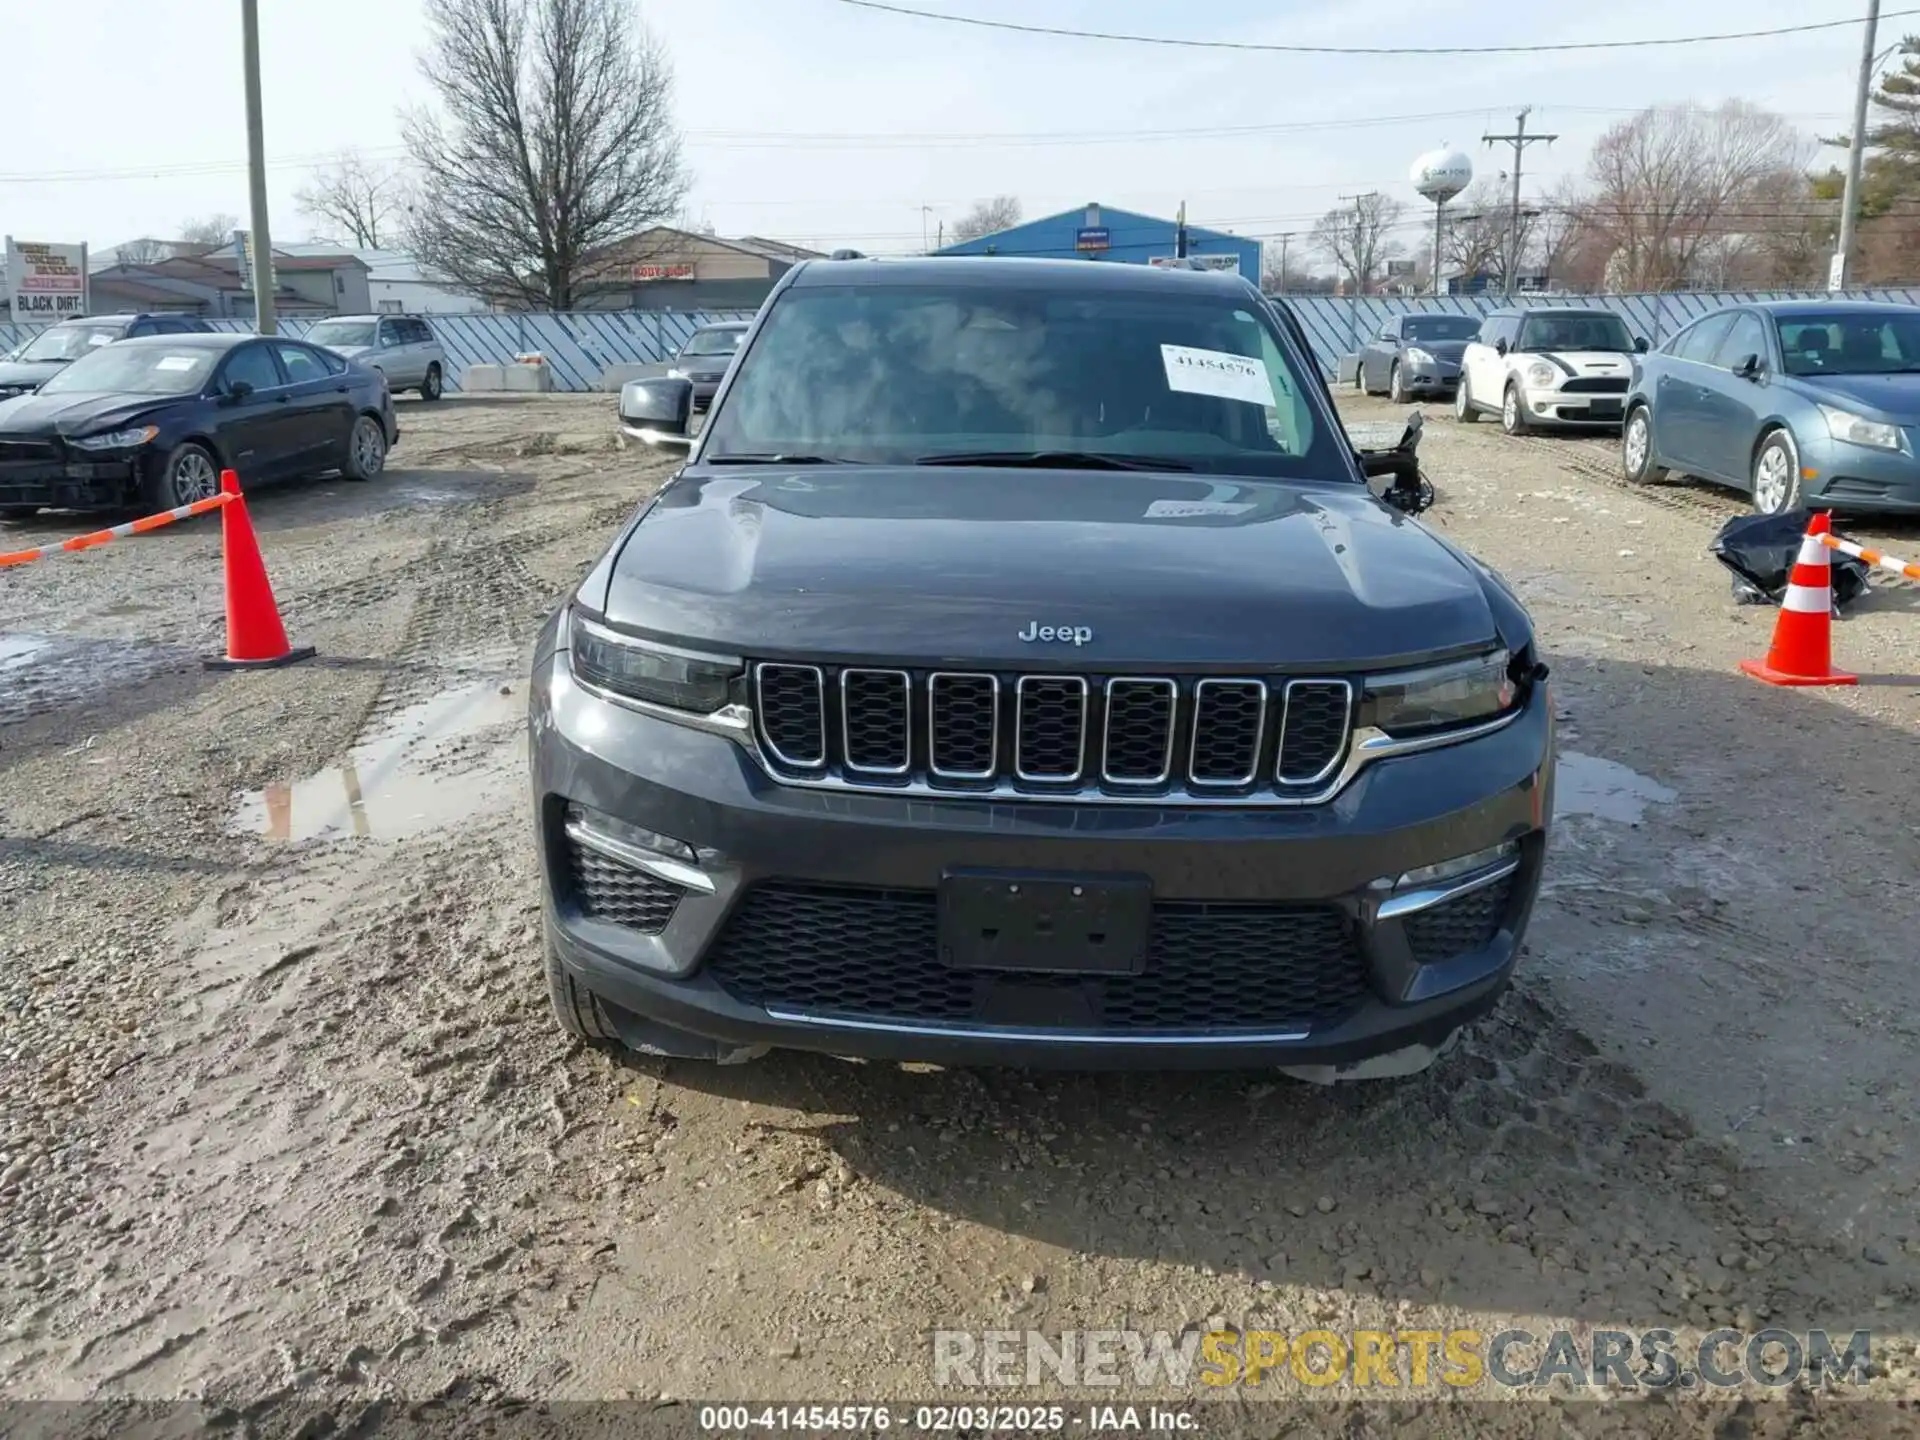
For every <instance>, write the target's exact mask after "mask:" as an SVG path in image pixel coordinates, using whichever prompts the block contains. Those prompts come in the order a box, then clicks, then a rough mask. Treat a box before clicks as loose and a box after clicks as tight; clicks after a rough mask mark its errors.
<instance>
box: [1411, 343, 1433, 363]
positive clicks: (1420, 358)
mask: <svg viewBox="0 0 1920 1440" xmlns="http://www.w3.org/2000/svg"><path fill="white" fill-rule="evenodd" d="M1407 363H1408V364H1411V365H1432V364H1434V363H1436V362H1435V361H1434V358H1433V352H1432V351H1431V350H1422V349H1421V348H1420V347H1419V346H1418V345H1409V346H1408V347H1407Z"/></svg>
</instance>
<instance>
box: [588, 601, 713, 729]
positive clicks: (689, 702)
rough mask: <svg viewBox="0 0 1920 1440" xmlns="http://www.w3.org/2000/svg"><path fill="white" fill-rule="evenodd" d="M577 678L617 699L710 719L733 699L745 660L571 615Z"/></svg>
mask: <svg viewBox="0 0 1920 1440" xmlns="http://www.w3.org/2000/svg"><path fill="white" fill-rule="evenodd" d="M570 630H571V639H572V647H571V649H572V666H573V673H574V676H575V678H576V679H578V680H580V681H582V682H583V683H585V684H588V685H592V686H595V687H596V688H598V689H601V690H610V691H612V692H613V693H614V694H616V695H625V696H627V697H629V698H630V699H634V700H645V701H648V702H649V703H651V704H654V705H667V706H670V707H672V708H673V709H675V710H687V711H692V712H694V713H697V714H701V715H711V714H712V713H713V712H714V711H715V710H718V709H720V708H721V707H722V706H723V705H725V704H727V703H728V701H729V700H730V699H731V698H732V688H733V682H734V681H735V680H736V679H737V678H739V676H740V674H741V673H742V669H743V667H742V665H741V662H740V661H739V660H737V659H734V658H732V657H730V656H725V655H702V654H699V653H696V652H694V651H691V650H680V649H676V648H675V647H673V646H671V645H662V644H659V643H658V642H656V641H652V640H641V639H638V638H636V637H635V636H632V635H621V634H619V633H617V632H616V631H613V630H609V629H607V628H606V627H605V626H604V625H596V624H595V623H594V622H593V621H591V620H589V619H587V618H586V617H585V616H583V615H581V614H580V613H579V612H578V611H575V612H573V614H572V620H571V625H570Z"/></svg>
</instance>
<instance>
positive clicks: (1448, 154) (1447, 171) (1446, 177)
mask: <svg viewBox="0 0 1920 1440" xmlns="http://www.w3.org/2000/svg"><path fill="white" fill-rule="evenodd" d="M1410 178H1411V179H1412V180H1413V188H1414V189H1416V190H1418V191H1419V192H1420V193H1421V194H1422V195H1424V196H1426V197H1427V199H1429V200H1431V201H1432V202H1433V293H1434V294H1436V295H1438V294H1439V293H1440V235H1441V230H1442V227H1443V226H1444V224H1445V222H1446V210H1447V202H1448V201H1449V200H1451V199H1453V197H1454V196H1456V195H1458V194H1459V193H1460V192H1461V191H1462V190H1464V189H1466V188H1467V186H1469V185H1471V184H1472V183H1473V161H1472V160H1470V159H1468V158H1467V156H1465V155H1463V154H1462V153H1461V152H1460V151H1458V150H1454V149H1451V148H1449V147H1448V146H1445V145H1442V146H1441V147H1440V148H1439V149H1438V150H1429V151H1428V152H1427V153H1426V154H1424V155H1422V156H1421V157H1420V158H1419V159H1418V160H1415V161H1414V162H1413V169H1412V171H1411V172H1410Z"/></svg>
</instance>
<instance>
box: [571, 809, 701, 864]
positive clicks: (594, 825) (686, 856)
mask: <svg viewBox="0 0 1920 1440" xmlns="http://www.w3.org/2000/svg"><path fill="white" fill-rule="evenodd" d="M567 823H568V824H569V825H582V826H585V827H586V828H587V829H589V830H594V831H598V832H599V833H600V834H601V835H603V836H605V837H606V838H607V839H609V840H618V841H619V842H620V843H621V844H623V845H631V846H632V847H633V848H634V849H636V850H651V851H652V852H653V853H654V854H656V855H666V856H669V857H671V858H672V859H675V860H684V861H685V862H687V863H688V864H690V865H691V864H693V863H695V862H696V860H697V859H698V857H697V856H695V854H694V853H693V847H692V846H691V845H689V844H687V842H686V841H684V840H676V839H674V838H673V837H672V836H671V835H662V834H661V833H660V832H659V831H657V830H645V829H642V828H641V827H640V826H638V825H629V824H628V823H627V822H626V821H624V820H616V819H614V817H613V816H611V815H603V814H601V813H600V811H598V810H589V809H587V808H586V807H585V806H584V805H569V806H567Z"/></svg>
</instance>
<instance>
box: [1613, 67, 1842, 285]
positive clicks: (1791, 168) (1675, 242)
mask: <svg viewBox="0 0 1920 1440" xmlns="http://www.w3.org/2000/svg"><path fill="white" fill-rule="evenodd" d="M1813 148H1814V147H1813V144H1812V142H1811V141H1810V140H1808V139H1807V137H1805V136H1804V135H1802V134H1800V132H1798V131H1796V130H1794V129H1793V128H1792V127H1791V126H1790V125H1788V124H1787V122H1786V121H1784V120H1783V119H1781V118H1780V117H1779V116H1778V115H1774V114H1770V113H1769V112H1767V111H1765V110H1760V109H1756V108H1755V107H1754V106H1752V105H1749V104H1746V103H1745V102H1744V101H1739V100H1729V101H1727V102H1726V103H1725V104H1723V105H1721V106H1719V107H1718V108H1717V109H1713V110H1696V109H1691V108H1688V107H1685V106H1660V107H1655V108H1653V109H1649V110H1643V111H1641V112H1640V113H1639V114H1638V115H1635V116H1634V117H1633V118H1632V119H1630V120H1623V121H1622V122H1620V124H1618V125H1615V126H1614V127H1613V128H1612V129H1611V130H1609V131H1607V132H1606V134H1604V135H1602V136H1601V137H1600V139H1599V141H1598V142H1597V143H1596V144H1595V145H1594V147H1593V153H1592V154H1591V155H1590V156H1589V157H1588V161H1587V179H1588V193H1587V195H1586V197H1585V199H1584V201H1583V202H1582V204H1581V207H1580V221H1581V223H1582V225H1584V226H1585V227H1587V228H1589V229H1590V230H1592V231H1593V232H1594V233H1595V234H1597V235H1599V236H1601V237H1604V239H1605V241H1606V242H1607V243H1608V244H1609V245H1610V247H1611V258H1610V259H1609V260H1608V262H1607V270H1608V281H1609V283H1611V284H1613V285H1615V286H1617V287H1618V288H1620V289H1623V290H1667V289H1673V288H1676V287H1679V286H1684V285H1688V284H1693V283H1696V282H1697V281H1698V280H1700V279H1711V278H1712V277H1713V275H1714V273H1716V272H1718V271H1720V270H1723V269H1724V267H1725V257H1726V253H1727V250H1728V246H1729V243H1730V242H1732V241H1734V240H1736V239H1738V238H1739V237H1742V236H1744V235H1746V234H1748V233H1749V227H1751V226H1752V225H1755V224H1773V223H1776V219H1775V217H1773V216H1771V215H1769V214H1767V212H1765V210H1764V209H1763V207H1762V206H1760V205H1759V204H1757V203H1755V202H1756V200H1757V197H1758V196H1759V194H1760V191H1761V190H1762V189H1763V188H1764V187H1765V186H1766V185H1768V184H1772V183H1777V182H1778V180H1779V178H1780V177H1781V175H1782V174H1783V172H1798V171H1801V170H1803V169H1804V168H1805V166H1806V163H1807V161H1808V160H1809V159H1810V158H1811V156H1812V151H1813ZM1743 214H1744V218H1743Z"/></svg>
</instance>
